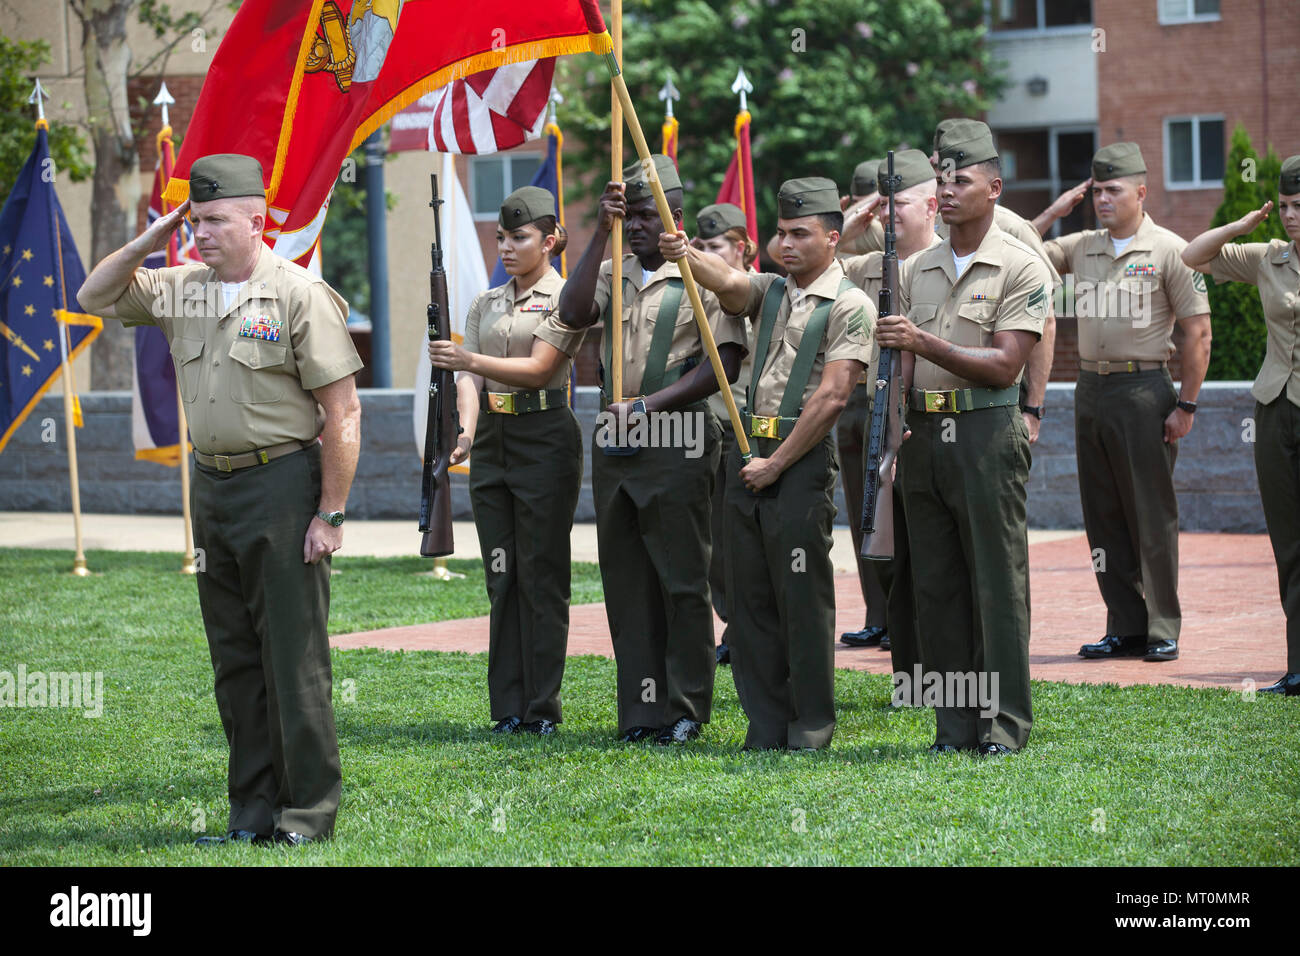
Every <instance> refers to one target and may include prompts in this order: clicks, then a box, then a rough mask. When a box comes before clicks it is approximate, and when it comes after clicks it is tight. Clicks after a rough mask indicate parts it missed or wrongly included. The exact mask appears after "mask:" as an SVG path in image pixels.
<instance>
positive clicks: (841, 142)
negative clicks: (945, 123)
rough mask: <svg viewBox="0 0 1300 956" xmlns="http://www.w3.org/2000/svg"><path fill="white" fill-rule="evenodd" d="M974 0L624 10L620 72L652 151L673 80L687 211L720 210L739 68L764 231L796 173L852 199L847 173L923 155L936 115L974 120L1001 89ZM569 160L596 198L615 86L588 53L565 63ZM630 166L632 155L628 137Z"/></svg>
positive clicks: (642, 0)
mask: <svg viewBox="0 0 1300 956" xmlns="http://www.w3.org/2000/svg"><path fill="white" fill-rule="evenodd" d="M983 18H984V4H983V3H982V2H980V0H947V2H943V3H941V2H940V0H781V2H779V3H776V2H771V0H628V2H627V3H626V4H625V15H624V46H623V65H624V73H625V77H626V80H627V84H628V89H629V91H630V93H631V96H632V101H633V103H634V104H635V105H636V107H637V111H638V116H639V117H640V120H641V125H642V127H643V128H644V129H645V132H646V139H647V141H648V143H649V144H650V147H651V149H652V150H657V149H658V148H659V145H660V135H659V126H660V122H661V118H662V115H663V112H662V107H661V105H660V102H659V99H658V97H657V92H658V90H659V89H660V87H661V86H662V85H663V83H664V79H665V77H666V76H667V75H668V73H669V72H670V71H671V73H672V75H673V80H674V83H675V84H676V86H677V87H678V88H679V89H680V90H681V94H682V98H681V100H680V101H679V102H678V103H677V106H676V109H675V112H676V114H677V117H678V119H679V120H680V122H681V132H680V143H679V149H678V166H679V168H680V170H681V173H682V183H683V186H684V188H685V191H686V205H687V209H688V210H692V209H698V208H700V207H701V206H704V205H707V204H708V203H711V202H713V201H714V199H715V198H716V196H717V192H718V188H719V187H720V186H721V185H722V178H723V175H724V173H725V172H726V168H727V163H728V162H729V161H730V159H731V154H732V151H733V150H734V148H735V139H734V136H733V134H732V129H733V125H734V120H735V116H736V111H737V108H738V99H737V96H736V94H734V93H732V92H731V84H732V81H733V80H734V79H735V77H736V69H737V68H738V67H742V66H743V67H744V69H745V72H746V74H747V75H748V76H749V77H750V80H751V82H752V83H753V85H754V92H753V93H752V94H751V95H750V98H749V110H750V113H751V114H752V115H753V127H752V129H751V135H752V138H753V142H752V146H753V158H754V180H755V184H756V198H757V200H758V207H759V223H760V226H761V228H762V229H763V230H765V231H766V230H769V229H772V228H773V226H774V224H775V220H776V192H777V189H778V188H779V187H780V184H781V182H782V181H784V180H785V179H787V178H790V177H792V176H805V175H820V176H828V177H830V178H831V179H834V180H835V181H836V182H837V183H839V184H840V188H841V189H842V190H845V191H847V186H848V180H849V177H850V175H851V174H852V172H853V167H854V166H856V165H857V164H858V163H859V162H861V161H862V160H864V159H868V158H871V157H875V156H881V155H883V154H884V152H885V150H886V149H889V148H895V147H898V146H902V145H911V146H916V147H919V148H923V149H925V150H926V151H927V152H928V151H929V149H930V142H931V138H932V136H933V134H934V127H935V124H936V123H937V122H938V121H939V120H940V119H942V118H943V117H944V116H949V115H968V116H969V115H978V114H979V113H980V112H982V111H983V110H984V109H985V108H986V107H987V106H988V104H989V103H990V102H991V101H992V99H993V98H995V97H996V96H997V95H998V94H999V93H1000V92H1001V89H1002V87H1003V85H1004V83H1003V81H1002V80H1001V78H1000V77H999V75H997V74H996V73H995V72H994V69H993V66H992V64H991V62H990V57H989V53H988V51H987V48H986V47H985V45H984V43H983V42H982V41H983V36H984V32H985V27H984V19H983ZM559 69H560V76H559V77H558V78H557V85H558V86H559V88H560V89H562V90H564V91H565V92H566V93H567V92H568V91H569V90H577V91H580V92H579V94H578V95H577V96H574V97H571V98H570V101H569V102H568V103H566V106H565V117H564V126H565V129H566V131H568V130H570V129H572V130H573V131H574V133H575V135H573V136H572V137H571V138H568V139H566V145H567V144H568V143H573V144H574V148H573V149H572V150H571V151H566V155H565V163H566V165H567V164H569V163H573V165H574V167H576V168H577V169H579V170H581V171H582V173H584V174H586V175H590V177H591V180H590V182H589V183H588V189H587V192H589V193H590V194H593V195H594V194H596V193H599V192H600V191H601V189H602V188H603V185H604V183H605V181H606V177H607V176H608V171H609V84H608V83H607V82H604V79H605V75H604V72H603V70H602V69H601V67H600V66H599V64H597V63H596V62H595V61H594V60H593V58H591V57H565V58H563V59H561V60H560V67H559ZM624 156H625V157H626V159H627V160H628V161H629V162H631V161H632V160H634V159H635V158H636V153H635V151H634V150H633V146H632V142H631V138H630V137H627V138H626V140H625V145H624Z"/></svg>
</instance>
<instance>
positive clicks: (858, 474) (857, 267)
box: [836, 149, 943, 703]
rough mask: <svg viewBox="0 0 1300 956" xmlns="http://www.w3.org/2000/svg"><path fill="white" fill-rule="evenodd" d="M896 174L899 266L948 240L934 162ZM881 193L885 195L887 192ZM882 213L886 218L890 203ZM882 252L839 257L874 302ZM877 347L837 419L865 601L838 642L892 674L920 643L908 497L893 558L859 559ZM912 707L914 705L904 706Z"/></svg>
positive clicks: (923, 159) (897, 521) (898, 504)
mask: <svg viewBox="0 0 1300 956" xmlns="http://www.w3.org/2000/svg"><path fill="white" fill-rule="evenodd" d="M878 174H879V177H880V179H881V182H882V184H883V182H884V178H885V177H886V176H887V175H889V166H888V163H887V162H886V161H885V160H881V162H880V165H879V167H878ZM894 174H895V175H896V176H897V177H898V184H897V190H896V192H895V194H894V210H895V213H894V220H895V221H894V231H895V238H896V241H895V246H894V248H895V251H896V252H897V253H898V261H899V262H900V263H902V262H905V261H907V259H908V258H910V257H911V256H913V255H915V254H916V253H918V252H921V251H923V250H925V249H928V248H930V247H931V246H937V245H938V244H939V243H940V242H942V241H943V240H942V239H940V238H939V237H938V236H937V235H936V234H935V231H934V217H935V214H936V212H937V211H938V208H939V201H938V199H937V198H936V184H935V178H934V169H933V168H932V167H931V166H930V157H929V156H927V155H926V154H925V153H923V152H921V151H920V150H919V149H905V150H902V151H900V152H898V153H896V154H895V155H894ZM882 192H884V190H883V189H882ZM881 215H882V216H888V215H889V209H888V206H887V205H886V206H885V207H884V208H882V210H881ZM884 262H885V254H884V252H883V251H881V252H869V253H867V254H866V255H864V256H850V257H848V258H843V259H841V260H840V264H841V265H842V266H843V267H844V272H845V274H846V275H847V276H848V277H849V278H850V279H852V280H853V282H854V283H855V284H856V285H858V287H859V288H861V289H862V290H863V291H864V292H866V294H867V298H868V299H869V300H870V301H871V303H872V305H875V304H876V303H877V302H879V301H880V288H881V286H882V285H883V284H884V281H885V280H884ZM879 361H880V346H879V345H875V346H873V348H872V350H871V366H870V368H869V369H868V370H867V376H866V381H867V384H866V385H865V386H859V387H858V388H856V389H854V394H855V396H856V395H857V393H858V392H864V393H865V394H866V396H867V401H866V402H865V403H862V404H864V405H865V407H864V408H862V410H861V412H860V413H859V414H858V415H857V416H856V417H855V419H850V417H849V416H850V410H852V409H853V408H854V402H853V401H852V400H851V401H850V404H849V408H846V409H845V410H844V414H843V415H841V416H840V421H839V425H838V426H837V432H836V434H837V439H838V444H839V450H840V467H841V469H843V470H842V471H841V473H840V477H841V479H842V480H843V483H844V498H845V504H846V505H847V507H848V516H849V528H850V530H851V531H852V533H853V548H854V551H855V553H857V555H858V576H859V581H861V582H862V585H863V597H864V598H865V599H866V602H867V625H868V626H867V629H866V631H864V632H858V633H857V634H853V633H850V634H843V635H841V636H840V640H841V641H843V642H844V643H845V644H849V645H851V646H865V647H869V646H872V645H873V644H879V645H880V646H881V647H882V648H883V649H886V650H888V651H889V653H890V657H891V659H892V663H893V668H894V673H895V674H899V673H903V674H909V675H910V674H911V673H912V668H913V665H915V664H916V663H917V662H918V661H920V659H921V657H920V653H919V650H918V648H917V643H916V625H915V615H916V609H915V606H914V604H913V600H912V565H911V561H910V559H909V557H908V551H907V516H906V514H905V513H904V511H903V496H902V494H901V493H899V494H895V495H894V557H893V558H892V559H891V560H888V561H874V560H867V559H866V558H863V557H862V556H861V554H862V530H861V528H862V487H863V475H864V474H865V471H866V453H867V449H866V438H865V436H866V435H867V433H868V432H869V430H870V425H871V407H872V401H871V396H872V395H873V394H874V392H875V381H876V373H877V368H878V363H879ZM903 703H910V701H903Z"/></svg>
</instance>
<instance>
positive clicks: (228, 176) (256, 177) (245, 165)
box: [190, 153, 266, 202]
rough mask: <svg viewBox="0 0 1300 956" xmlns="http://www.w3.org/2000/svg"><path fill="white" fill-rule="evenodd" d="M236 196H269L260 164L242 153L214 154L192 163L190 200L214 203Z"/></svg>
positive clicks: (263, 197)
mask: <svg viewBox="0 0 1300 956" xmlns="http://www.w3.org/2000/svg"><path fill="white" fill-rule="evenodd" d="M236 196H259V197H261V198H262V199H265V198H266V187H265V186H263V185H262V164H261V163H259V162H258V161H257V160H255V159H254V158H253V157H252V156H242V155H240V154H239V153H214V154H213V155H211V156H201V157H199V158H198V159H196V160H194V164H193V165H192V166H190V199H191V200H193V201H194V202H211V201H212V200H213V199H233V198H235V197H236Z"/></svg>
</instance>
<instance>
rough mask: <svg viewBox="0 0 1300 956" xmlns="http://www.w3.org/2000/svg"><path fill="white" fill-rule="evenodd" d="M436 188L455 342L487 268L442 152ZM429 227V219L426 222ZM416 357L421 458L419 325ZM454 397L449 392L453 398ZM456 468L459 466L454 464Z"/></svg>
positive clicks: (423, 355) (423, 353)
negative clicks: (439, 204)
mask: <svg viewBox="0 0 1300 956" xmlns="http://www.w3.org/2000/svg"><path fill="white" fill-rule="evenodd" d="M438 190H439V192H440V195H441V198H442V199H443V200H445V202H444V203H443V204H442V206H441V207H440V208H439V215H440V216H441V217H442V250H443V252H442V263H443V268H445V269H446V270H447V307H448V310H449V311H450V312H451V337H452V339H453V340H454V341H455V342H457V343H458V344H459V343H461V342H464V341H465V314H466V313H467V312H468V311H469V304H470V303H471V302H473V301H474V296H476V295H478V294H479V293H480V292H482V291H483V290H484V289H486V288H487V287H488V274H487V269H486V268H484V266H483V253H482V246H480V245H479V240H478V230H477V229H475V227H474V214H473V213H472V212H471V211H470V208H469V200H468V199H466V198H465V190H463V189H462V188H461V186H460V178H459V177H457V175H456V158H455V157H454V156H452V155H451V154H449V153H443V154H442V170H441V171H440V172H439V173H438ZM429 225H430V227H432V225H433V224H432V223H430V224H429ZM417 347H418V349H419V357H418V359H417V361H416V363H415V414H414V421H415V451H416V454H418V455H419V456H420V459H421V460H423V459H424V426H425V418H426V416H427V415H428V412H429V379H430V378H431V377H432V375H433V363H432V362H430V361H429V335H428V331H427V329H426V328H425V327H423V326H422V327H421V332H420V341H419V344H418V346H417ZM454 400H455V398H454V396H453V401H454ZM456 467H457V468H460V467H462V466H459V465H458V466H456Z"/></svg>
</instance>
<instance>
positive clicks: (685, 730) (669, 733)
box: [655, 717, 700, 745]
mask: <svg viewBox="0 0 1300 956" xmlns="http://www.w3.org/2000/svg"><path fill="white" fill-rule="evenodd" d="M699 735H700V722H699V721H698V720H691V719H690V718H689V717H678V718H677V720H676V721H675V722H674V723H672V724H669V725H668V726H667V727H665V728H664V729H663V730H661V731H659V734H658V736H656V737H655V743H657V744H665V745H667V744H684V743H686V742H687V741H690V740H694V739H695V738H696V737H698V736H699Z"/></svg>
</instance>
